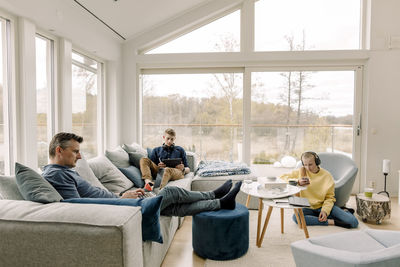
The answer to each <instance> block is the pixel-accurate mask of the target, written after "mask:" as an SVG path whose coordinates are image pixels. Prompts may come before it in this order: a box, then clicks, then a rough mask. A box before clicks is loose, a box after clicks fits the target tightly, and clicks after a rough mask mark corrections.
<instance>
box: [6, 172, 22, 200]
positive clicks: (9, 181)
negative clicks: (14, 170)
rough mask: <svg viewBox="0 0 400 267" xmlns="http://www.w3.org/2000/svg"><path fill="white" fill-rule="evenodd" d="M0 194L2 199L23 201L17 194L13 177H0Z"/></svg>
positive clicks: (19, 194) (18, 193) (15, 181)
mask: <svg viewBox="0 0 400 267" xmlns="http://www.w3.org/2000/svg"><path fill="white" fill-rule="evenodd" d="M0 194H1V195H2V196H3V199H13V200H24V197H23V196H22V195H21V193H20V192H19V189H18V186H17V180H16V179H15V176H0Z"/></svg>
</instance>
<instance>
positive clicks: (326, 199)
mask: <svg viewBox="0 0 400 267" xmlns="http://www.w3.org/2000/svg"><path fill="white" fill-rule="evenodd" d="M306 173H307V177H309V178H310V184H309V185H308V186H307V189H305V190H302V191H300V196H301V197H305V198H307V199H308V201H309V202H310V205H311V208H312V209H319V208H321V207H322V208H321V210H323V211H325V212H326V214H327V215H329V214H330V213H331V210H332V207H333V204H334V203H335V201H336V199H335V182H334V181H333V178H332V175H331V174H330V173H329V172H328V171H327V170H325V169H323V168H320V170H319V172H317V173H312V172H309V171H306ZM299 178H301V177H300V169H298V170H294V171H292V172H291V173H287V174H283V175H282V176H281V179H282V180H285V181H287V180H288V179H299Z"/></svg>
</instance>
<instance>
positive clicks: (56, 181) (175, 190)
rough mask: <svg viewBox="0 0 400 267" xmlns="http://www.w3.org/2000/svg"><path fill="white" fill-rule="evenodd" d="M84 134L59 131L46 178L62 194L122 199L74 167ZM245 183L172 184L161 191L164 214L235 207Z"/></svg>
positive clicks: (133, 192)
mask: <svg viewBox="0 0 400 267" xmlns="http://www.w3.org/2000/svg"><path fill="white" fill-rule="evenodd" d="M82 142H83V138H82V137H81V136H78V135H75V134H73V133H65V132H61V133H58V134H56V135H55V136H54V137H53V139H52V140H51V142H50V144H49V158H50V164H49V165H46V166H45V167H44V171H43V177H44V178H45V179H46V180H47V181H48V182H49V183H50V184H51V185H52V186H53V187H54V188H55V189H56V190H57V191H58V193H60V195H61V196H62V197H63V198H64V199H69V198H118V196H117V195H115V194H113V193H111V192H109V191H107V190H104V189H100V188H98V187H94V186H92V185H91V184H90V183H89V182H87V181H86V180H84V179H83V178H82V177H80V176H79V174H78V173H77V172H75V171H74V170H72V169H71V168H73V167H75V165H76V162H77V160H78V159H80V158H81V155H80V152H79V147H80V143H82ZM240 185H241V182H238V183H236V184H235V186H234V188H233V189H232V190H230V189H231V187H232V180H228V181H226V182H225V183H224V184H223V185H221V186H220V187H218V188H217V189H215V190H213V191H210V192H192V191H187V190H185V189H183V188H179V187H175V186H168V187H165V188H163V189H162V190H160V191H159V193H158V195H159V196H160V195H161V196H163V198H162V201H161V207H160V214H161V215H165V216H188V215H194V214H197V213H199V212H202V211H210V210H219V209H235V206H236V202H235V198H236V195H237V193H238V192H239V190H240ZM144 193H145V191H144V190H143V189H141V188H139V189H136V190H131V191H127V192H125V193H123V194H122V196H121V198H139V197H142V196H143V195H144Z"/></svg>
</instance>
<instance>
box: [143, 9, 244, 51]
mask: <svg viewBox="0 0 400 267" xmlns="http://www.w3.org/2000/svg"><path fill="white" fill-rule="evenodd" d="M239 51H240V10H237V11H235V12H233V13H231V14H229V15H227V16H224V17H222V18H220V19H218V20H215V21H213V22H211V23H209V24H207V25H205V26H203V27H201V28H198V29H196V30H194V31H192V32H189V33H187V34H185V35H183V36H181V37H178V38H177V39H175V40H172V41H170V42H168V43H166V44H163V45H161V46H159V47H157V48H155V49H152V50H150V51H148V52H147V53H146V54H164V53H197V52H239Z"/></svg>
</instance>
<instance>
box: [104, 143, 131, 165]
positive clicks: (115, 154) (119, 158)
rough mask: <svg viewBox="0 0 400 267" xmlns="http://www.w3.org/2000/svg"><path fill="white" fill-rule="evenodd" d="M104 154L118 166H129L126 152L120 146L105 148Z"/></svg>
mask: <svg viewBox="0 0 400 267" xmlns="http://www.w3.org/2000/svg"><path fill="white" fill-rule="evenodd" d="M105 154H106V157H107V158H108V159H109V160H110V161H111V162H112V163H113V164H114V165H115V166H116V167H118V168H126V167H129V166H130V164H129V156H128V153H127V152H126V151H125V150H123V149H122V147H120V146H119V147H117V148H116V149H114V150H106V153H105Z"/></svg>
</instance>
